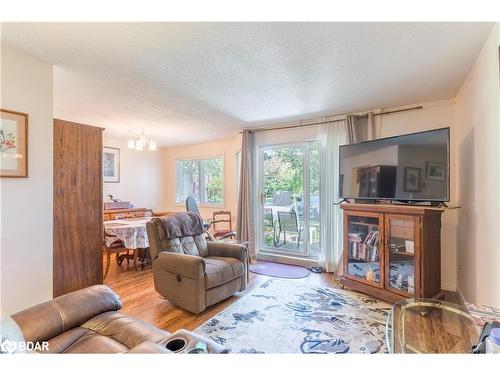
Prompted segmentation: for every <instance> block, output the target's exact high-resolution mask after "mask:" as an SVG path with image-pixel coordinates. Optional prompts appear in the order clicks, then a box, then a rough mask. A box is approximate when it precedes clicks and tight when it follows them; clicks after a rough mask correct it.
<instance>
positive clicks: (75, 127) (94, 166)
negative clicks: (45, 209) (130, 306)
mask: <svg viewBox="0 0 500 375" xmlns="http://www.w3.org/2000/svg"><path fill="white" fill-rule="evenodd" d="M103 130H104V129H102V128H98V127H95V126H88V125H82V124H77V123H74V122H69V121H63V120H57V119H55V120H54V161H53V163H54V187H53V188H54V192H53V194H54V203H53V210H54V211H53V215H54V229H53V230H54V232H53V237H54V238H53V241H54V258H53V268H54V269H53V272H54V275H53V293H54V297H57V296H60V295H61V294H65V293H69V292H72V291H74V290H77V289H81V288H85V287H87V286H90V285H94V284H101V283H102V248H101V243H102V147H103V145H102V132H103Z"/></svg>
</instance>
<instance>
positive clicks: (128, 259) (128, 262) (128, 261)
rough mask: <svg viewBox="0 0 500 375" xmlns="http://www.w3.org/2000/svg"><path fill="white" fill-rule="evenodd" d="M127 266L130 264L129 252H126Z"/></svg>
mask: <svg viewBox="0 0 500 375" xmlns="http://www.w3.org/2000/svg"><path fill="white" fill-rule="evenodd" d="M127 264H130V250H127Z"/></svg>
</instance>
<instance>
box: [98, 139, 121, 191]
mask: <svg viewBox="0 0 500 375" xmlns="http://www.w3.org/2000/svg"><path fill="white" fill-rule="evenodd" d="M102 163H103V166H102V173H103V182H120V149H119V148H115V147H104V148H103V154H102Z"/></svg>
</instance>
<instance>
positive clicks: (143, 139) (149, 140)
mask: <svg viewBox="0 0 500 375" xmlns="http://www.w3.org/2000/svg"><path fill="white" fill-rule="evenodd" d="M128 133H129V139H128V142H127V148H130V149H135V150H137V151H143V150H144V148H145V147H146V146H148V150H149V151H156V150H157V149H158V147H157V145H156V141H155V140H153V137H151V136H146V134H145V133H144V128H142V130H141V132H140V133H138V134H133V133H132V131H131V130H129V132H128Z"/></svg>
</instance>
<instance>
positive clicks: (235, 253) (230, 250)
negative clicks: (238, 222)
mask: <svg viewBox="0 0 500 375" xmlns="http://www.w3.org/2000/svg"><path fill="white" fill-rule="evenodd" d="M207 247H208V256H211V257H226V258H235V259H238V260H239V261H241V262H243V263H246V261H247V248H246V246H244V245H239V244H234V243H227V242H223V241H211V242H207Z"/></svg>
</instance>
